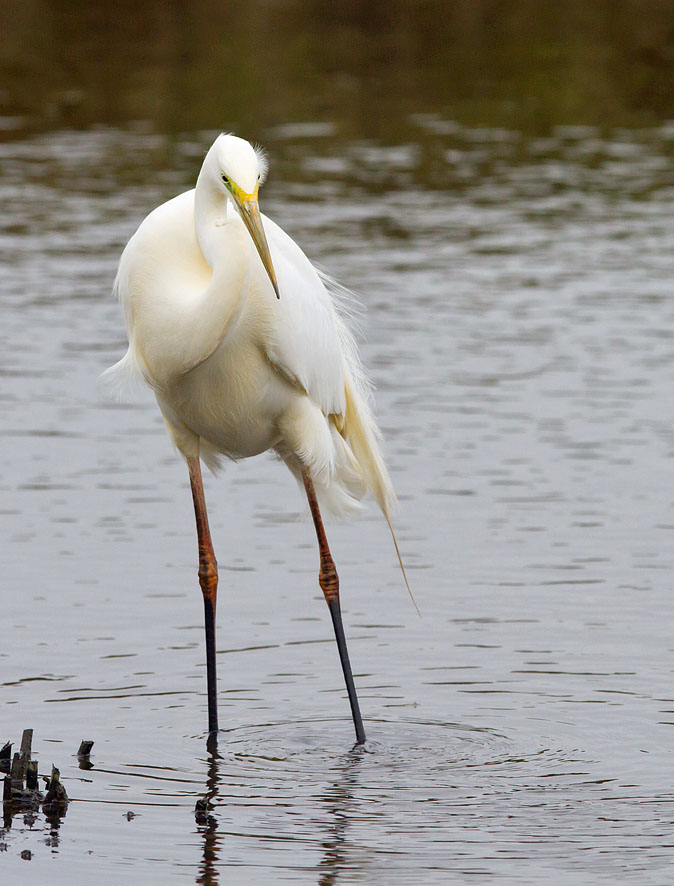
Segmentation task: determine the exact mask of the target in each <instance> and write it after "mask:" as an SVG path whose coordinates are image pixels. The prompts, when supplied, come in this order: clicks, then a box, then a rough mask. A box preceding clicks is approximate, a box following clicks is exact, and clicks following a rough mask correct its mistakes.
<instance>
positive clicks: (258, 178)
mask: <svg viewBox="0 0 674 886" xmlns="http://www.w3.org/2000/svg"><path fill="white" fill-rule="evenodd" d="M257 180H258V181H260V173H259V172H258V174H257Z"/></svg>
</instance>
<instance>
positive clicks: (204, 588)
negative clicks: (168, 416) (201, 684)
mask: <svg viewBox="0 0 674 886" xmlns="http://www.w3.org/2000/svg"><path fill="white" fill-rule="evenodd" d="M187 467H188V468H189V472H190V483H191V485H192V499H193V501H194V516H195V517H196V521H197V539H198V541H199V584H200V585H201V592H202V594H203V595H204V615H205V620H206V679H207V683H208V732H209V734H210V735H214V734H215V733H216V732H217V731H218V695H217V685H216V674H215V603H216V599H217V596H218V563H217V560H216V559H215V551H214V550H213V542H212V541H211V532H210V529H209V527H208V514H207V512H206V499H205V497H204V484H203V481H202V479H201V464H200V462H199V456H198V455H197V456H195V457H192V458H188V459H187Z"/></svg>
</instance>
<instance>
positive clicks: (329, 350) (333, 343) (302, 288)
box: [263, 217, 346, 415]
mask: <svg viewBox="0 0 674 886" xmlns="http://www.w3.org/2000/svg"><path fill="white" fill-rule="evenodd" d="M263 218H264V229H265V233H266V235H267V240H268V242H269V249H270V252H271V256H272V261H273V264H274V269H275V270H276V276H277V279H278V284H279V291H280V293H281V298H280V300H279V301H278V302H277V303H276V305H275V308H276V310H275V311H274V322H273V324H271V325H269V326H268V327H267V329H266V330H265V332H264V343H263V346H264V350H265V354H266V356H267V359H268V360H269V361H270V363H271V364H272V365H273V366H274V368H275V369H276V370H277V371H278V372H280V373H281V374H282V375H283V376H284V377H285V378H286V379H288V380H289V381H290V382H291V383H292V384H294V385H296V386H297V387H298V388H300V389H302V390H303V391H305V392H306V394H307V395H308V396H309V398H310V399H311V400H312V401H313V402H314V403H316V404H317V405H318V406H319V407H320V409H321V410H322V411H323V413H324V415H344V413H345V409H346V404H345V393H344V383H345V377H344V376H345V354H344V353H343V347H342V338H341V335H340V329H341V325H342V321H341V319H340V318H339V317H338V316H337V314H336V312H335V308H334V305H333V303H332V300H331V298H330V295H329V293H328V291H327V289H326V288H325V285H324V284H323V281H322V280H321V278H320V277H319V275H318V272H317V271H316V269H315V268H314V266H313V265H312V264H311V262H310V261H309V259H308V258H307V257H306V255H305V254H304V253H303V252H302V250H301V249H300V248H299V246H298V245H297V244H296V243H295V241H294V240H292V239H291V238H290V237H289V236H288V235H287V234H286V233H285V231H283V229H282V228H280V227H279V226H278V225H277V224H275V222H273V221H271V219H268V218H266V217H263Z"/></svg>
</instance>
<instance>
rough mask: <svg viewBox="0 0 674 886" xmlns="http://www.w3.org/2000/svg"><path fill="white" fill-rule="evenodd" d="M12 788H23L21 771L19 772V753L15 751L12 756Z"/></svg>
mask: <svg viewBox="0 0 674 886" xmlns="http://www.w3.org/2000/svg"><path fill="white" fill-rule="evenodd" d="M10 775H11V777H12V788H13V790H15V791H20V790H23V773H22V772H21V755H20V754H19V752H18V751H17V752H16V753H15V754H14V756H13V757H12V769H11V772H10Z"/></svg>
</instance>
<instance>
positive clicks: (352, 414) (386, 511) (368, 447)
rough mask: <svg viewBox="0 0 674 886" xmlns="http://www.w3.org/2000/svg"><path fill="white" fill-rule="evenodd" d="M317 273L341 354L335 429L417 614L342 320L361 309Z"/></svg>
mask: <svg viewBox="0 0 674 886" xmlns="http://www.w3.org/2000/svg"><path fill="white" fill-rule="evenodd" d="M319 274H320V276H321V279H322V280H323V283H324V284H325V285H326V286H327V288H328V289H329V291H330V293H331V295H332V297H333V303H334V305H335V309H336V322H337V330H338V332H339V337H340V342H341V345H342V352H343V354H344V364H345V365H344V369H345V372H344V375H345V385H344V389H345V390H344V392H345V397H346V410H345V415H344V416H342V417H341V419H342V420H341V422H340V423H339V424H338V425H337V430H338V431H339V433H340V434H341V436H342V437H343V438H344V440H345V443H346V447H345V448H346V449H347V450H348V449H350V450H351V453H353V460H354V461H355V465H356V466H357V469H358V472H359V473H360V475H361V477H362V479H363V483H364V485H365V487H366V490H369V491H370V492H371V493H372V495H373V497H374V499H375V500H376V502H377V504H378V505H379V507H380V508H381V510H382V513H383V515H384V519H385V520H386V523H387V525H388V528H389V530H390V532H391V538H392V539H393V546H394V547H395V551H396V555H397V557H398V563H399V564H400V571H401V572H402V575H403V580H404V582H405V587H406V588H407V592H408V594H409V595H410V599H411V600H412V603H413V604H414V608H415V609H416V611H417V613H418V614H419V616H421V613H420V612H419V607H418V606H417V602H416V600H415V599H414V594H413V593H412V589H411V587H410V583H409V581H408V579H407V572H406V571H405V564H404V563H403V558H402V554H401V553H400V547H399V545H398V539H397V538H396V534H395V530H394V528H393V515H394V513H395V510H396V507H397V504H398V501H397V498H396V494H395V490H394V488H393V483H392V482H391V477H390V476H389V472H388V469H387V467H386V462H385V461H384V456H383V453H382V440H381V432H380V431H379V428H378V426H377V423H376V421H375V418H374V415H373V414H372V409H371V406H370V403H371V400H372V397H371V393H372V386H371V384H370V382H369V380H368V378H367V375H366V374H365V370H364V369H363V365H362V363H361V361H360V356H359V354H358V348H357V347H356V342H355V340H354V337H353V335H352V333H351V331H350V330H349V327H348V326H347V323H346V321H347V320H349V321H350V324H351V325H353V322H354V317H355V316H357V315H358V314H359V313H360V312H361V309H360V305H359V302H358V300H357V298H356V297H355V296H354V295H353V293H352V292H350V291H349V290H348V289H346V288H345V287H343V286H341V285H340V284H338V283H337V282H336V281H335V280H334V279H332V278H331V277H329V276H328V275H327V274H324V273H322V272H320V271H319ZM351 464H352V463H351ZM338 474H339V471H338ZM335 485H337V484H335ZM340 485H341V484H340ZM348 491H349V492H350V493H351V495H352V496H354V497H355V498H360V496H361V495H362V492H361V493H360V494H358V493H357V492H356V491H355V490H354V487H351V488H349V489H348ZM364 491H365V490H363V492H364Z"/></svg>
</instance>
